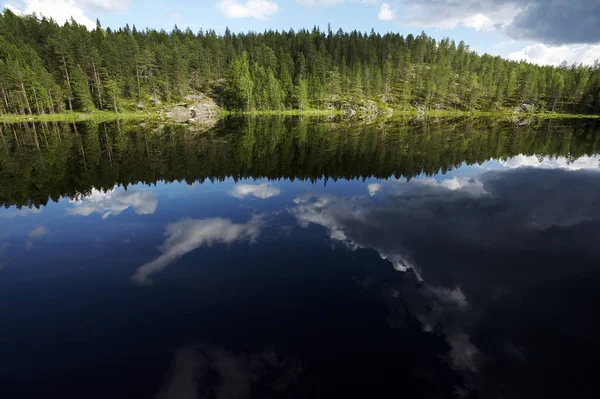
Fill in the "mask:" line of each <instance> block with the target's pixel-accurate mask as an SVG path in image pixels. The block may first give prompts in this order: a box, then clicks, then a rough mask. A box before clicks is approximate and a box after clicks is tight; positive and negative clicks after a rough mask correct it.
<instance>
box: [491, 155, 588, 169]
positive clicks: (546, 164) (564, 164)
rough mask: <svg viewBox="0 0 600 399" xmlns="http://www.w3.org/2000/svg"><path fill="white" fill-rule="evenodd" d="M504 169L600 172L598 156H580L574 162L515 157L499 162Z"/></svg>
mask: <svg viewBox="0 0 600 399" xmlns="http://www.w3.org/2000/svg"><path fill="white" fill-rule="evenodd" d="M499 162H500V164H501V165H502V166H504V167H506V168H520V167H534V168H545V169H568V170H581V169H588V170H598V171H600V156H599V155H594V156H587V155H585V156H582V157H580V158H577V159H575V160H567V158H565V157H558V158H538V157H536V156H533V155H532V156H528V155H517V156H516V157H513V158H510V159H508V160H506V161H499Z"/></svg>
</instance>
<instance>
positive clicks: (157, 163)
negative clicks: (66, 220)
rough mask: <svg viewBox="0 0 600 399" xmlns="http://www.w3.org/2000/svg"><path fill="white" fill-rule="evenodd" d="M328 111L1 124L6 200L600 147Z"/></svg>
mask: <svg viewBox="0 0 600 399" xmlns="http://www.w3.org/2000/svg"><path fill="white" fill-rule="evenodd" d="M322 122H323V120H322V119H321V118H306V117H287V118H283V117H269V118H249V119H246V118H226V119H225V120H223V121H222V122H221V123H220V124H219V126H218V127H216V128H214V129H212V130H210V131H208V132H205V134H194V133H192V132H191V131H190V130H189V127H187V126H179V125H173V126H163V127H162V128H160V129H157V127H156V125H153V124H151V123H147V124H145V125H140V124H125V123H119V122H113V123H105V124H96V123H93V122H85V123H78V124H58V123H21V124H12V125H8V124H3V125H0V136H1V137H0V181H1V182H2V184H1V185H0V205H4V206H9V205H17V206H28V205H30V206H39V205H44V204H46V203H47V202H48V200H54V201H57V200H59V199H60V198H61V197H63V196H67V197H76V196H78V195H82V194H84V195H85V194H86V193H89V192H90V190H91V189H92V188H93V187H95V188H97V189H103V190H108V189H111V188H113V187H114V186H115V185H116V184H119V185H123V186H125V187H127V186H128V185H130V184H135V183H146V184H154V183H156V182H157V181H167V182H171V181H186V182H188V183H190V184H191V183H193V182H197V181H199V182H204V181H205V180H223V179H226V178H234V179H236V180H237V179H243V178H269V179H282V178H285V179H303V180H304V179H307V180H311V181H315V180H319V179H333V180H336V179H357V178H369V177H378V178H388V177H391V176H396V177H406V178H411V177H414V176H417V175H419V174H423V173H425V174H427V175H433V174H436V173H439V172H440V171H442V172H446V171H448V170H450V169H452V168H454V167H458V166H460V165H461V164H463V163H467V164H476V163H481V162H484V161H486V160H488V159H490V158H495V159H505V158H507V157H512V156H516V155H519V154H526V155H538V156H541V157H556V156H564V157H567V158H568V159H576V158H578V157H580V156H583V155H594V154H597V153H600V135H599V134H597V133H598V129H599V128H600V126H599V125H598V122H597V121H595V120H594V121H591V122H589V123H586V122H583V123H582V121H573V120H568V121H565V120H543V121H535V122H533V123H532V124H529V125H526V126H519V125H518V124H514V123H510V122H507V121H504V122H503V121H499V120H497V119H494V120H491V119H490V118H475V119H465V118H458V119H443V120H440V121H436V120H428V119H425V120H420V121H419V120H414V119H413V120H411V119H398V120H388V121H386V122H384V123H382V124H379V123H377V124H367V125H360V124H350V125H348V124H345V123H339V122H328V123H322Z"/></svg>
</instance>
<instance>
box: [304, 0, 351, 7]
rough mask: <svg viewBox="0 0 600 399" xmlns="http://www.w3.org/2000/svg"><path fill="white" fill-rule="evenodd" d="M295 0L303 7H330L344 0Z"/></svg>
mask: <svg viewBox="0 0 600 399" xmlns="http://www.w3.org/2000/svg"><path fill="white" fill-rule="evenodd" d="M296 2H297V3H298V4H301V5H303V6H305V7H331V6H337V5H340V4H342V3H343V2H344V0H296Z"/></svg>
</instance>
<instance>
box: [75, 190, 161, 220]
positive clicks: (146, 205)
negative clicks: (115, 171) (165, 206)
mask: <svg viewBox="0 0 600 399" xmlns="http://www.w3.org/2000/svg"><path fill="white" fill-rule="evenodd" d="M70 202H71V203H72V204H73V208H70V209H67V214H68V215H80V216H89V215H91V214H93V213H101V214H102V219H106V218H108V217H109V216H113V215H118V214H120V213H121V212H123V211H124V210H126V209H128V208H130V207H132V208H133V210H134V211H135V213H136V214H138V215H150V214H153V213H154V212H156V208H157V206H158V199H157V198H156V196H155V195H154V194H152V193H151V192H149V191H125V190H124V189H122V188H117V189H113V190H111V191H108V192H102V191H99V190H96V189H93V190H92V193H91V194H90V195H88V196H86V197H83V198H80V199H77V200H71V201H70Z"/></svg>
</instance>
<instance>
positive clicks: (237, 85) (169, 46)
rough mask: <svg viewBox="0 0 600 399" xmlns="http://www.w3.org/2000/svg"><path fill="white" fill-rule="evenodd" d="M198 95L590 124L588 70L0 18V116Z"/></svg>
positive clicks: (352, 43)
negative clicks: (517, 114) (563, 116)
mask: <svg viewBox="0 0 600 399" xmlns="http://www.w3.org/2000/svg"><path fill="white" fill-rule="evenodd" d="M195 93H204V94H207V95H209V96H210V97H212V98H213V99H214V100H215V101H216V102H217V103H218V104H219V105H220V106H222V107H223V108H225V109H227V110H230V111H254V110H273V111H279V110H292V109H294V110H309V109H322V110H334V109H338V110H339V109H342V108H344V107H347V106H349V105H351V106H355V105H365V104H372V105H374V106H376V107H380V108H384V109H385V108H392V109H399V110H415V109H419V110H431V109H447V110H464V111H473V110H479V111H489V112H495V111H502V110H504V111H506V110H514V109H515V108H518V109H519V110H523V111H527V112H538V113H544V112H562V113H585V114H598V113H600V63H599V62H598V61H596V62H595V64H594V65H575V64H574V65H567V64H566V62H563V63H562V64H561V65H560V66H558V67H553V66H538V65H533V64H530V63H526V62H516V61H509V60H506V59H503V58H501V57H498V56H491V55H488V54H483V55H480V54H477V53H476V52H474V51H473V50H472V49H470V47H469V46H468V45H465V43H463V42H462V41H461V42H460V43H458V44H456V43H455V42H454V41H452V40H451V39H449V38H444V39H443V40H440V41H437V40H436V39H434V38H432V37H428V36H427V35H426V34H425V33H421V34H420V35H417V36H413V35H412V34H409V35H407V36H406V37H404V36H402V35H399V34H396V33H386V34H379V33H376V32H374V31H371V32H370V33H364V32H358V31H352V32H344V31H342V30H341V29H340V30H338V31H334V30H332V29H331V28H328V29H327V31H322V30H320V29H319V28H316V27H315V28H313V29H312V30H300V31H293V30H290V31H265V32H263V33H257V32H247V33H232V32H230V30H229V29H227V30H226V31H225V32H224V34H217V33H216V32H215V31H214V30H208V29H207V30H203V29H201V30H199V31H198V32H193V31H192V30H190V29H189V28H188V29H186V30H180V29H179V28H178V27H177V26H175V27H174V28H173V29H172V30H171V31H170V32H167V31H165V30H160V31H156V30H149V29H146V30H138V29H136V27H135V26H132V27H130V26H129V25H127V26H125V27H123V28H120V29H118V30H112V29H110V28H106V29H104V28H103V27H102V26H101V23H100V21H97V25H96V28H95V29H94V30H92V31H89V30H87V29H86V28H85V27H84V26H83V25H79V24H77V23H76V22H75V21H73V20H71V21H70V22H67V23H65V24H64V25H59V24H57V23H56V22H54V21H53V20H49V19H46V18H39V17H37V16H36V15H28V16H19V15H16V14H14V13H12V12H11V11H10V10H8V9H5V10H4V13H3V14H0V97H1V100H0V112H1V113H2V114H20V115H28V114H58V113H61V112H65V111H76V112H91V111H94V110H107V111H114V112H122V111H128V110H136V109H137V110H150V109H154V108H156V107H157V106H158V104H174V103H177V102H181V101H183V100H184V99H185V97H186V96H188V95H190V94H195Z"/></svg>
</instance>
